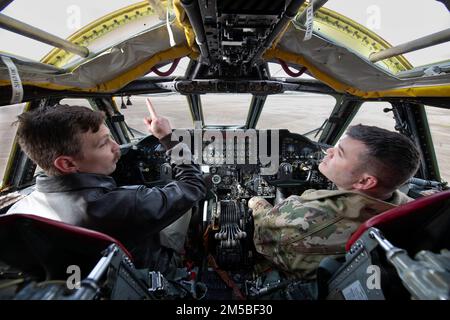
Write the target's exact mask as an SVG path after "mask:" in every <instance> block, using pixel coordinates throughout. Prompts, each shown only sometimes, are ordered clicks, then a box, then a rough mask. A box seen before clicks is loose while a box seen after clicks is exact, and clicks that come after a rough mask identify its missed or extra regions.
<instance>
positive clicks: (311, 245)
mask: <svg viewBox="0 0 450 320" xmlns="http://www.w3.org/2000/svg"><path fill="white" fill-rule="evenodd" d="M418 166H419V153H418V151H417V149H416V147H415V146H414V144H413V143H412V142H411V141H410V140H409V139H408V138H406V137H404V136H402V135H400V134H398V133H395V132H391V131H387V130H384V129H380V128H377V127H370V126H363V125H357V126H353V127H350V128H349V130H348V131H347V134H346V135H345V136H344V137H343V139H341V140H340V142H339V143H338V145H336V147H334V148H330V149H328V150H327V156H326V157H325V158H324V160H323V161H322V163H321V164H320V166H319V170H320V172H321V173H322V174H323V175H325V176H326V177H327V178H328V179H330V180H331V181H332V182H334V184H335V185H336V186H337V187H338V190H307V191H305V192H304V193H303V194H302V195H300V196H290V197H288V198H287V199H285V200H284V201H282V202H280V203H279V204H277V205H275V206H274V207H273V206H272V205H271V204H270V203H269V202H267V201H266V200H265V199H263V198H259V197H254V198H252V199H250V202H249V207H250V208H251V209H252V210H253V216H254V222H255V233H254V243H255V247H256V250H257V251H258V252H259V253H261V254H262V255H263V256H264V257H265V258H267V259H268V260H269V261H270V263H271V265H272V266H275V267H276V269H278V270H280V271H283V273H284V274H285V275H287V276H293V277H295V278H301V279H306V280H312V279H314V278H315V271H316V269H317V267H318V265H319V262H320V261H321V260H322V259H323V258H324V257H326V256H342V255H343V254H345V244H346V242H347V240H348V239H349V238H350V236H351V235H352V233H353V232H355V231H356V229H357V228H358V226H359V225H360V224H361V223H363V222H364V221H366V220H368V219H369V218H371V217H373V216H374V215H377V214H379V213H381V212H383V211H386V210H388V209H391V208H394V207H396V206H398V205H401V204H404V203H406V202H408V201H411V200H412V199H411V198H409V197H407V196H406V195H405V194H403V193H401V192H400V191H398V190H397V188H398V187H399V186H401V185H402V184H404V183H405V182H406V181H407V180H408V179H409V178H410V177H411V176H412V175H413V174H414V173H415V172H416V171H417V169H418Z"/></svg>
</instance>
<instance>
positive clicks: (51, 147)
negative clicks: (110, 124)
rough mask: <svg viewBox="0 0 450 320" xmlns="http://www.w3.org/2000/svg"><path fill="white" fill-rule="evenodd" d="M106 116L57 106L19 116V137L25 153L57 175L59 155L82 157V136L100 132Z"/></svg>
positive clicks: (75, 107) (78, 107)
mask: <svg viewBox="0 0 450 320" xmlns="http://www.w3.org/2000/svg"><path fill="white" fill-rule="evenodd" d="M104 120H105V115H104V113H103V112H99V111H92V110H91V109H89V108H86V107H81V106H69V105H60V104H56V105H54V106H51V107H43V108H38V109H36V110H33V111H30V112H24V113H22V114H21V115H19V116H18V120H17V123H18V124H19V127H18V129H17V137H18V141H19V144H20V147H21V148H22V150H23V151H24V152H25V153H26V154H27V155H28V157H29V158H30V159H31V160H33V161H34V162H35V163H37V164H38V165H39V166H40V167H41V168H42V169H43V170H44V171H45V172H46V173H47V174H49V175H58V174H60V173H59V171H58V170H57V169H56V168H55V167H54V165H53V162H54V161H55V159H56V158H57V157H59V156H62V155H65V156H72V157H76V156H82V154H81V139H80V135H81V134H82V133H85V132H88V131H89V130H91V131H92V132H97V131H98V130H99V129H100V126H101V125H102V123H103V121H104Z"/></svg>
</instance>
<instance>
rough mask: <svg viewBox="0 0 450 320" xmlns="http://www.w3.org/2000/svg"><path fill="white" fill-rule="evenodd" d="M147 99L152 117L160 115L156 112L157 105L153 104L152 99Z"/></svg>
mask: <svg viewBox="0 0 450 320" xmlns="http://www.w3.org/2000/svg"><path fill="white" fill-rule="evenodd" d="M145 101H146V102H147V109H148V112H150V117H151V118H152V119H154V118H156V117H158V115H157V114H156V110H155V107H153V104H152V102H151V101H150V99H149V98H147V99H145Z"/></svg>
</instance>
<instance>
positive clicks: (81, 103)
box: [59, 99, 92, 109]
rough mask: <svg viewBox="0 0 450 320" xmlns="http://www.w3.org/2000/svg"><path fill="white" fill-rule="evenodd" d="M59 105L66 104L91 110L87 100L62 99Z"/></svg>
mask: <svg viewBox="0 0 450 320" xmlns="http://www.w3.org/2000/svg"><path fill="white" fill-rule="evenodd" d="M59 103H60V104H68V105H70V106H72V105H73V106H81V107H87V108H89V109H92V106H91V104H90V103H89V101H88V100H87V99H62V100H61V101H60V102H59Z"/></svg>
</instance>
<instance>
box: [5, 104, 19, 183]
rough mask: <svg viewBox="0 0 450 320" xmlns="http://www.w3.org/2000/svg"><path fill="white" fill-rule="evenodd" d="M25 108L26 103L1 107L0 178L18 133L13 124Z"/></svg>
mask: <svg viewBox="0 0 450 320" xmlns="http://www.w3.org/2000/svg"><path fill="white" fill-rule="evenodd" d="M24 107H25V103H20V104H13V105H9V106H1V107H0V137H1V138H0V146H1V147H0V178H3V175H4V172H5V168H6V164H7V162H8V158H9V154H10V152H11V146H12V145H13V141H14V136H15V135H16V131H17V126H13V125H12V123H13V122H14V121H16V120H17V116H18V115H19V114H21V113H22V111H23V108H24ZM0 180H1V179H0Z"/></svg>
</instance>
